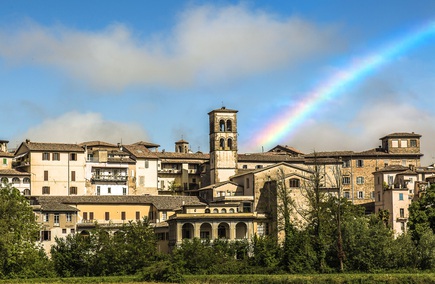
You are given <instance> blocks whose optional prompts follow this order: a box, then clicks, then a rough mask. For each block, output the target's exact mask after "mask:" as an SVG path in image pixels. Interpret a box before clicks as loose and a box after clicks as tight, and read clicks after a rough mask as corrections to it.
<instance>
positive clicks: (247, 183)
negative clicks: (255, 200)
mask: <svg viewBox="0 0 435 284" xmlns="http://www.w3.org/2000/svg"><path fill="white" fill-rule="evenodd" d="M246 188H249V178H247V179H246Z"/></svg>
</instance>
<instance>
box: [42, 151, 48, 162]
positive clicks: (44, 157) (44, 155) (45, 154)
mask: <svg viewBox="0 0 435 284" xmlns="http://www.w3.org/2000/svg"><path fill="white" fill-rule="evenodd" d="M42 160H43V161H50V153H47V152H44V153H42Z"/></svg>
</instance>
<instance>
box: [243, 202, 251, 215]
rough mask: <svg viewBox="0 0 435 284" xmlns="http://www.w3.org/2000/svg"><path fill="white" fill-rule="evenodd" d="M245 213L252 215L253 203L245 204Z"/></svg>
mask: <svg viewBox="0 0 435 284" xmlns="http://www.w3.org/2000/svg"><path fill="white" fill-rule="evenodd" d="M243 213H251V203H249V202H244V203H243Z"/></svg>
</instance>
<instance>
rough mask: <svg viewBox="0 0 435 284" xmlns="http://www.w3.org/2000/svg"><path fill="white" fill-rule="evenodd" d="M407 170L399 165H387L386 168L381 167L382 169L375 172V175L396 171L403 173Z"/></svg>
mask: <svg viewBox="0 0 435 284" xmlns="http://www.w3.org/2000/svg"><path fill="white" fill-rule="evenodd" d="M408 169H409V168H408V167H404V166H401V165H388V166H386V167H383V168H382V169H379V170H377V171H376V173H379V172H397V171H400V172H403V171H406V170H408Z"/></svg>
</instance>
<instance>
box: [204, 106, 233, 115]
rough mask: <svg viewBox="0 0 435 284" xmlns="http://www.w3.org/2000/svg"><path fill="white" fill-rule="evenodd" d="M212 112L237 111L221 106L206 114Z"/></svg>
mask: <svg viewBox="0 0 435 284" xmlns="http://www.w3.org/2000/svg"><path fill="white" fill-rule="evenodd" d="M213 112H238V111H237V110H234V109H228V108H226V107H221V108H220V109H214V110H212V111H210V112H209V113H208V114H210V113H213Z"/></svg>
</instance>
